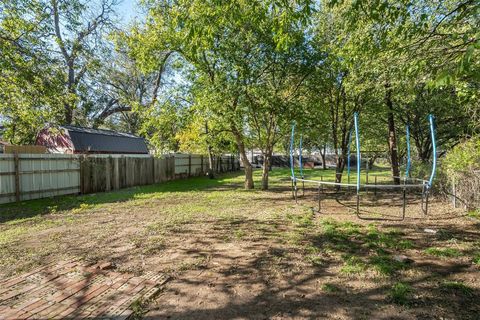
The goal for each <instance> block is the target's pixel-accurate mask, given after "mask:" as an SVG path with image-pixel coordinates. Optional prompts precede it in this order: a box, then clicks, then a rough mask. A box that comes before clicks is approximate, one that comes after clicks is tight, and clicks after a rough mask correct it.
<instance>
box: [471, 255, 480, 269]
mask: <svg viewBox="0 0 480 320" xmlns="http://www.w3.org/2000/svg"><path fill="white" fill-rule="evenodd" d="M472 262H473V264H476V265H477V266H480V252H477V253H476V254H474V255H473V258H472Z"/></svg>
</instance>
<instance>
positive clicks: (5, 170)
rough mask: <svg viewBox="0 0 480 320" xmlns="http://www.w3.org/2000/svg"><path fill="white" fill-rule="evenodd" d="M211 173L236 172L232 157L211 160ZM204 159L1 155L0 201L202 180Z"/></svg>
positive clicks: (204, 171)
mask: <svg viewBox="0 0 480 320" xmlns="http://www.w3.org/2000/svg"><path fill="white" fill-rule="evenodd" d="M213 167H214V168H215V171H217V172H228V171H235V170H239V169H240V163H239V161H238V159H236V158H235V157H234V156H222V157H217V158H215V159H214V165H213ZM207 168H208V157H206V156H202V155H189V154H174V155H166V156H164V157H161V158H156V157H153V156H150V155H88V156H87V155H62V154H18V155H17V154H4V155H0V203H8V202H14V201H23V200H30V199H37V198H46V197H52V196H57V195H64V194H78V193H84V194H85V193H96V192H104V191H110V190H118V189H122V188H128V187H133V186H141V185H148V184H154V183H161V182H165V181H170V180H174V179H181V178H187V177H191V176H200V175H203V174H205V173H206V172H207Z"/></svg>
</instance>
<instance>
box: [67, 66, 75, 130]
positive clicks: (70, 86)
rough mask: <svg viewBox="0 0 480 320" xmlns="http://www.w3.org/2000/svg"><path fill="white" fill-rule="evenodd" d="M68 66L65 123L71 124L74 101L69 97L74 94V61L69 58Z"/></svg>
mask: <svg viewBox="0 0 480 320" xmlns="http://www.w3.org/2000/svg"><path fill="white" fill-rule="evenodd" d="M67 67H68V83H67V90H68V97H67V98H68V101H67V102H66V103H65V124H72V122H73V108H74V104H75V102H73V101H71V99H72V98H73V97H74V96H75V94H76V90H75V69H74V61H73V59H72V58H70V59H69V60H68V62H67Z"/></svg>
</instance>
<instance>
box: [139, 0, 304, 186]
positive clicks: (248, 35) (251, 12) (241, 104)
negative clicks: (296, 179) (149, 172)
mask: <svg viewBox="0 0 480 320" xmlns="http://www.w3.org/2000/svg"><path fill="white" fill-rule="evenodd" d="M310 6H311V2H310V1H303V2H298V3H295V4H293V3H292V4H290V3H282V4H279V3H277V2H275V1H252V2H236V1H232V2H228V3H223V4H220V3H217V2H214V1H185V0H179V1H173V2H171V1H154V2H152V3H150V6H149V9H150V10H149V13H150V15H149V18H148V19H147V20H148V23H147V25H146V27H145V29H144V30H140V29H137V30H136V31H134V33H135V36H134V37H132V39H131V44H132V51H133V52H134V55H135V56H136V57H137V58H138V59H139V60H140V61H142V62H141V63H143V64H144V65H145V66H147V68H149V66H150V64H151V61H150V58H148V57H150V56H156V55H158V52H162V51H165V50H168V51H174V52H176V53H178V54H180V55H181V56H182V57H183V58H184V59H185V60H186V61H188V62H189V63H190V64H191V65H192V66H193V68H194V69H193V70H194V72H195V75H194V76H192V81H195V82H197V83H201V84H202V87H203V88H204V96H205V97H208V99H209V100H210V101H211V104H209V105H208V109H209V111H210V112H211V113H212V114H213V115H215V116H216V117H219V118H221V119H222V121H224V122H225V124H226V125H227V126H228V130H229V132H230V133H231V135H232V136H233V138H234V140H235V142H236V145H237V149H238V152H239V154H240V157H241V160H242V163H243V165H244V168H245V187H246V188H247V189H251V188H253V177H252V166H251V164H250V162H249V160H248V157H247V155H246V146H245V142H246V135H248V134H249V132H251V131H250V130H249V129H250V128H249V124H251V123H252V122H255V121H256V120H259V119H258V117H257V115H259V113H252V112H250V111H252V110H254V107H253V105H252V104H253V103H255V104H256V105H257V106H258V105H260V100H259V99H257V98H256V97H253V96H252V95H250V96H247V90H248V92H251V91H252V88H255V85H257V84H258V83H259V81H261V80H262V75H263V73H264V72H266V71H267V70H264V68H263V67H262V66H265V64H264V63H265V61H268V58H269V57H272V51H274V52H278V53H281V52H282V51H287V50H288V47H289V46H290V45H291V44H292V43H294V42H295V41H294V36H292V35H291V34H290V31H292V30H298V28H295V24H296V23H300V22H302V21H303V22H305V21H306V20H307V19H308V16H309V14H310V10H311V8H310ZM211 21H216V23H215V24H212V23H211ZM297 35H298V33H297V34H296V35H295V36H297ZM139 43H141V44H142V45H141V46H138V44H139ZM146 43H148V44H151V45H150V46H147V47H145V44H146ZM270 61H272V60H270ZM257 64H258V65H257ZM262 64H263V65H262ZM253 90H254V89H253ZM264 101H265V100H262V104H263V102H264ZM269 105H270V108H272V105H271V104H269ZM270 110H273V109H270ZM252 115H253V117H252ZM249 120H251V121H252V122H250V123H249ZM269 128H271V129H270V130H272V131H271V133H273V132H275V131H276V123H275V120H272V121H271V122H270V126H269ZM267 136H268V137H269V138H268V139H269V140H268V141H267V143H266V144H265V148H264V151H265V153H266V154H267V155H268V154H271V151H270V150H271V146H272V145H274V144H275V143H276V138H275V135H274V134H270V135H268V134H267ZM272 138H274V139H272ZM266 179H268V175H266V176H265V178H264V181H265V180H266ZM264 186H265V187H267V186H268V184H264Z"/></svg>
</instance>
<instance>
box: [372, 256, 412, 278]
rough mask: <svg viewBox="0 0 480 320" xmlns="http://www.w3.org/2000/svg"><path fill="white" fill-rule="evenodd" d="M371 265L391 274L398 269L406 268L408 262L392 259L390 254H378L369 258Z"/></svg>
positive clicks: (388, 274) (378, 270) (381, 271)
mask: <svg viewBox="0 0 480 320" xmlns="http://www.w3.org/2000/svg"><path fill="white" fill-rule="evenodd" d="M369 265H370V266H372V267H373V269H375V270H376V271H377V272H378V273H380V274H382V275H385V276H391V275H393V274H394V273H395V272H397V271H398V270H401V269H404V268H405V267H406V264H405V263H403V262H400V261H396V260H394V259H392V258H391V257H390V256H388V255H377V256H373V257H371V258H370V259H369Z"/></svg>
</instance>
